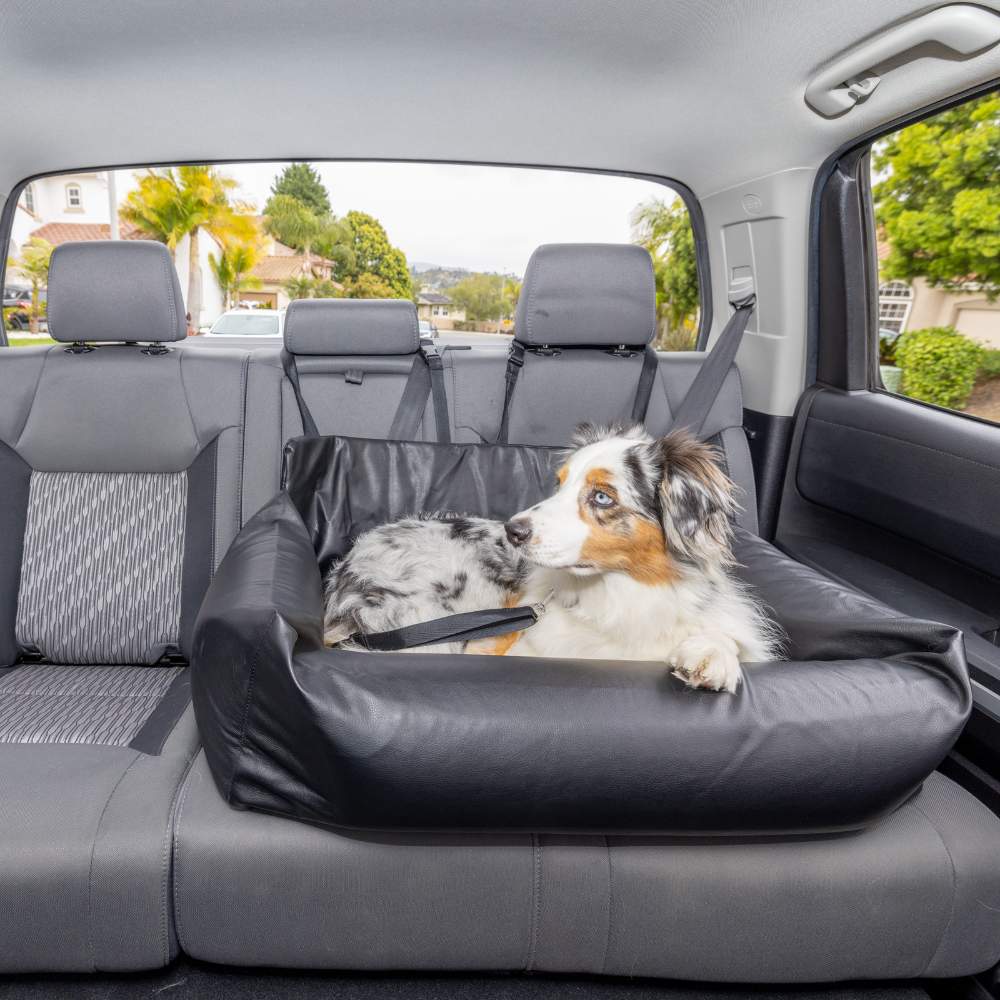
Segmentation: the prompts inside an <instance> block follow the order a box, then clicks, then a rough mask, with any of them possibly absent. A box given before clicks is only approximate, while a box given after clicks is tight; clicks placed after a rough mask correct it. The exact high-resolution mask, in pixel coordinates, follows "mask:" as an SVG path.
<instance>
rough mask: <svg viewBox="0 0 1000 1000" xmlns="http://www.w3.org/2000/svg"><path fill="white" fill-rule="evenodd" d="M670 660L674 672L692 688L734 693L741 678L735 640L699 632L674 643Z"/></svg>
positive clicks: (741, 673)
mask: <svg viewBox="0 0 1000 1000" xmlns="http://www.w3.org/2000/svg"><path fill="white" fill-rule="evenodd" d="M672 662H673V667H674V675H675V676H677V677H679V678H680V679H681V680H682V681H684V683H685V684H688V685H689V686H691V687H695V688H708V689H709V690H710V691H729V692H730V693H733V692H735V691H736V689H737V688H738V687H739V686H740V681H741V680H742V679H743V671H742V670H741V669H740V661H739V657H738V656H737V655H736V644H735V643H733V642H730V641H728V640H725V639H722V640H719V639H709V638H705V637H701V636H695V637H693V638H691V639H685V640H684V641H683V642H682V643H681V644H680V645H679V646H678V647H677V651H676V653H675V654H674V656H673V657H672Z"/></svg>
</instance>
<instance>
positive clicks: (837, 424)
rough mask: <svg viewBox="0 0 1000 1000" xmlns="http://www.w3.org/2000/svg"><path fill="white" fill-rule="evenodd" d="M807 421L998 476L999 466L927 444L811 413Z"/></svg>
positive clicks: (999, 473)
mask: <svg viewBox="0 0 1000 1000" xmlns="http://www.w3.org/2000/svg"><path fill="white" fill-rule="evenodd" d="M807 419H809V420H815V421H817V422H818V423H821V424H827V425H828V426H829V427H837V428H839V429H840V430H843V431H857V432H858V433H859V434H871V435H872V436H873V437H880V438H885V439H886V440H887V441H895V442H896V444H903V445H909V447H911V448H920V449H921V450H923V451H931V452H933V453H934V454H935V455H943V456H944V457H945V458H948V459H952V460H957V461H959V462H966V463H967V464H969V465H976V466H979V468H980V469H986V470H987V471H989V472H993V473H996V474H997V475H1000V466H997V465H989V464H987V463H986V462H979V461H977V460H976V459H974V458H967V457H966V456H965V455H956V454H955V453H954V452H949V451H942V450H941V449H940V448H932V447H931V446H930V445H929V444H920V443H919V442H917V441H907V440H906V439H905V438H900V437H896V436H895V435H893V434H883V433H882V432H881V431H870V430H868V428H867V427H855V426H854V424H844V423H840V422H839V421H837V420H827V419H826V417H815V416H813V415H812V414H811V413H810V414H809V416H808V418H807Z"/></svg>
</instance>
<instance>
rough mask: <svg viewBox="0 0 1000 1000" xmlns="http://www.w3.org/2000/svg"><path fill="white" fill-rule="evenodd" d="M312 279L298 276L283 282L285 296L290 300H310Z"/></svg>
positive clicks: (305, 275)
mask: <svg viewBox="0 0 1000 1000" xmlns="http://www.w3.org/2000/svg"><path fill="white" fill-rule="evenodd" d="M312 293H313V279H312V278H311V277H310V276H309V275H308V274H300V275H298V276H297V277H295V278H289V279H288V281H286V282H285V294H286V295H287V296H288V297H289V298H290V299H311V298H312Z"/></svg>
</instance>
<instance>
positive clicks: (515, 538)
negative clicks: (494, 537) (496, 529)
mask: <svg viewBox="0 0 1000 1000" xmlns="http://www.w3.org/2000/svg"><path fill="white" fill-rule="evenodd" d="M503 530H504V531H505V532H506V533H507V540H508V541H509V542H510V544H511V545H524V544H526V543H527V542H528V541H529V540H530V539H531V531H532V529H531V522H530V521H529V520H528V519H527V518H526V517H513V518H511V519H510V520H509V521H508V522H507V523H506V524H505V525H504V526H503Z"/></svg>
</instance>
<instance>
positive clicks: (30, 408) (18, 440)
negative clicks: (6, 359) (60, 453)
mask: <svg viewBox="0 0 1000 1000" xmlns="http://www.w3.org/2000/svg"><path fill="white" fill-rule="evenodd" d="M57 349H59V345H58V344H53V345H52V346H51V347H50V348H49V349H48V350H47V351H46V352H45V354H44V355H43V356H42V363H41V364H40V365H39V366H38V374H37V375H36V376H35V387H34V389H32V390H31V401H30V402H29V403H28V405H27V407H26V408H25V411H24V420H22V421H21V428H20V430H19V431H18V432H17V437H16V438H15V439H14V443H13V444H12V445H11V446H10V447H11V449H12V450H13V452H14V453H15V454H16V455H17V457H18V458H20V459H21V461H22V462H24V459H23V458H22V457H21V453H20V452H19V451H18V450H17V449H18V447H19V446H20V444H21V438H22V437H24V431H25V428H26V427H27V426H28V421H29V420H30V419H31V414H32V412H33V411H34V409H35V401H36V400H37V399H38V387H39V386H40V385H41V384H42V375H43V374H44V372H45V366H46V365H47V364H48V363H49V356H50V355H51V354H52V352H53V351H55V350H57ZM63 350H65V348H63ZM24 464H25V465H27V464H28V463H27V462H24ZM32 471H34V470H32Z"/></svg>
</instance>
